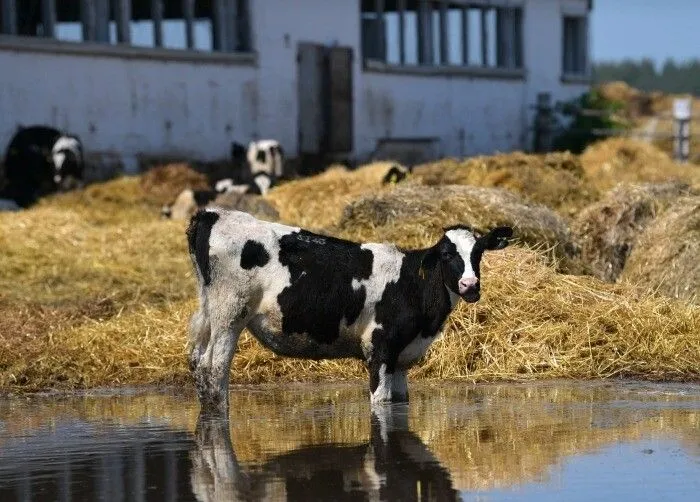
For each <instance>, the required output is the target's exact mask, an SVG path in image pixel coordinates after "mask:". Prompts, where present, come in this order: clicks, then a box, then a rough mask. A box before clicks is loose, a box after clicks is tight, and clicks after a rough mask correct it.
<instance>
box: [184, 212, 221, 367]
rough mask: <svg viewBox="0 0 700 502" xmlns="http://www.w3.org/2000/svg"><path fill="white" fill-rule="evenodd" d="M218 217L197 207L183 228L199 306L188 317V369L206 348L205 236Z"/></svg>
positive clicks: (207, 275) (207, 272)
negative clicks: (185, 229) (197, 291)
mask: <svg viewBox="0 0 700 502" xmlns="http://www.w3.org/2000/svg"><path fill="white" fill-rule="evenodd" d="M218 219H219V215H218V214H217V213H215V212H212V211H207V210H204V209H200V210H198V211H197V212H196V213H195V214H194V215H193V216H192V218H191V219H190V224H189V226H188V227H187V244H188V247H189V251H190V258H191V259H192V265H193V267H194V270H195V273H196V275H197V282H198V286H199V309H198V310H197V311H196V312H195V313H194V314H193V315H192V318H191V319H190V340H189V348H190V370H191V371H195V370H196V369H197V367H198V366H199V361H200V359H201V357H202V353H203V352H204V350H206V347H207V344H208V343H209V337H210V335H211V322H210V320H209V312H208V305H207V303H208V302H207V289H206V287H207V285H209V283H210V282H211V268H210V265H209V237H210V236H211V228H212V227H213V226H214V223H216V221H217V220H218Z"/></svg>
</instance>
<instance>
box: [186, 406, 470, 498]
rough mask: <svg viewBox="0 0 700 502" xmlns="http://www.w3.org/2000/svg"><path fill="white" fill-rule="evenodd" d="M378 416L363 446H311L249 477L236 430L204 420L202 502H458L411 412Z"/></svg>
mask: <svg viewBox="0 0 700 502" xmlns="http://www.w3.org/2000/svg"><path fill="white" fill-rule="evenodd" d="M385 410H386V411H381V410H379V411H376V412H375V411H373V412H372V418H371V437H370V441H369V442H368V443H365V444H362V445H358V446H343V445H311V446H303V447H301V448H297V449H296V450H293V451H291V452H289V453H284V454H281V455H278V456H276V457H274V458H272V459H270V460H268V461H266V462H265V463H264V464H262V465H261V466H255V467H253V468H250V469H244V468H243V467H242V466H240V465H239V464H238V461H237V460H236V454H235V452H234V450H233V447H232V444H231V438H230V433H229V422H228V421H227V420H223V419H218V420H217V419H210V418H203V417H202V416H200V419H199V422H198V424H197V431H196V443H197V447H196V448H195V449H194V450H193V451H192V454H191V456H192V464H193V465H192V477H191V480H192V490H193V492H194V494H195V496H196V497H197V499H198V500H201V501H213V500H269V499H280V498H281V499H284V500H330V499H332V500H357V499H358V498H359V499H369V500H457V499H458V498H459V496H458V492H457V491H456V490H455V489H454V488H453V487H452V480H451V478H450V474H449V472H448V471H447V470H446V469H445V468H443V467H442V466H441V465H440V464H439V462H438V461H437V459H436V458H435V456H434V455H433V454H432V453H431V451H430V450H429V449H428V447H427V446H426V445H425V444H424V443H423V441H421V439H420V438H419V437H418V436H417V435H416V434H414V433H413V432H411V431H410V430H409V429H408V416H407V409H406V407H401V408H400V407H397V406H392V407H385Z"/></svg>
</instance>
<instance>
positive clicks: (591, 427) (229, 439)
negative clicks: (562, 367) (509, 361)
mask: <svg viewBox="0 0 700 502" xmlns="http://www.w3.org/2000/svg"><path fill="white" fill-rule="evenodd" d="M184 394H185V393H182V394H179V393H174V392H168V393H163V392H159V393H152V392H143V391H141V392H131V393H120V394H117V395H115V394H109V393H102V394H98V393H91V394H83V395H77V396H76V395H72V396H60V395H54V396H33V397H30V398H8V399H3V400H0V500H2V501H12V500H37V501H44V500H46V501H48V500H52V501H53V500H81V501H82V500H86V501H90V500H123V501H140V500H510V499H513V498H517V499H519V500H537V501H538V502H540V501H546V500H573V501H576V500H586V501H588V500H617V499H619V500H664V501H671V500H697V499H698V498H697V497H698V493H700V386H699V385H686V384H683V385H681V384H677V385H676V384H673V385H660V384H649V383H638V382H626V383H621V382H604V383H582V384H581V383H571V382H552V383H546V384H545V383H539V384H522V385H513V384H504V385H476V386H475V385H468V384H455V383H442V384H440V385H426V384H416V383H413V384H412V386H411V403H410V405H408V406H406V405H394V406H390V407H385V408H382V409H379V410H376V411H373V410H370V407H369V403H368V398H367V395H366V393H365V389H364V386H362V385H326V386H319V385H295V386H284V387H272V386H264V387H238V388H234V389H233V390H232V392H231V417H230V421H229V422H228V423H226V422H222V421H206V420H198V405H197V402H196V400H195V399H194V398H193V397H192V396H191V395H189V394H187V395H184Z"/></svg>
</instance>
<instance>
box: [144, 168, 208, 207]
mask: <svg viewBox="0 0 700 502" xmlns="http://www.w3.org/2000/svg"><path fill="white" fill-rule="evenodd" d="M140 181H141V187H142V188H143V190H144V192H145V193H147V194H148V196H149V199H151V200H153V201H154V202H155V203H158V204H170V203H171V202H172V201H173V200H174V199H175V197H177V196H178V195H179V194H180V192H182V191H183V190H185V189H186V188H190V189H192V190H207V189H209V188H210V186H209V181H208V180H207V177H206V176H205V175H204V174H202V173H200V172H197V171H195V170H194V169H192V168H191V167H190V166H189V165H187V164H184V163H180V164H166V165H163V166H156V167H153V168H151V169H149V170H148V171H146V172H145V173H144V174H142V175H141V176H140Z"/></svg>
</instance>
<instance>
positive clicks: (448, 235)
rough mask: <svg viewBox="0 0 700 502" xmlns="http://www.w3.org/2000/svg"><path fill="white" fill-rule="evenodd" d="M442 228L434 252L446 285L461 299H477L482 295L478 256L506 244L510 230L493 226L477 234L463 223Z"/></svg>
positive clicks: (479, 257) (472, 300)
mask: <svg viewBox="0 0 700 502" xmlns="http://www.w3.org/2000/svg"><path fill="white" fill-rule="evenodd" d="M444 230H445V234H444V235H443V237H442V239H440V242H438V243H437V244H436V246H435V248H434V252H435V255H436V256H435V259H436V261H437V262H438V263H439V267H440V270H441V272H442V279H443V281H444V283H445V286H446V287H447V289H448V290H450V291H451V292H452V293H454V294H456V295H458V296H460V297H461V298H462V299H463V300H464V301H466V302H469V303H473V302H476V301H478V300H479V298H480V296H481V292H480V291H481V289H480V288H481V283H480V281H481V274H480V271H479V267H480V264H481V257H482V256H483V254H484V252H485V251H494V250H497V249H503V248H505V247H506V246H508V239H509V238H510V237H511V236H512V235H513V229H512V228H510V227H496V228H494V229H492V230H490V231H489V232H488V233H486V234H485V235H479V234H477V233H476V232H475V231H474V230H472V229H471V228H469V227H467V226H464V225H456V226H452V227H448V228H445V229H444Z"/></svg>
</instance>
